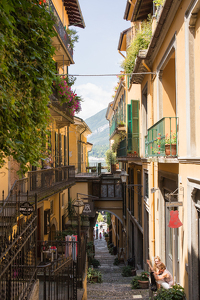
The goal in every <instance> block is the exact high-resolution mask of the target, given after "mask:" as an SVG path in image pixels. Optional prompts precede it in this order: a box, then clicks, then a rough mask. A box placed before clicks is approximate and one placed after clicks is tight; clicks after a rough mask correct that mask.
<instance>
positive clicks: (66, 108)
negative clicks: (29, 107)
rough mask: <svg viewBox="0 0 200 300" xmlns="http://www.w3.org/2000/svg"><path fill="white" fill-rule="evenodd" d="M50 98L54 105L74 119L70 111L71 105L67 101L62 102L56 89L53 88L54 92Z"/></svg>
mask: <svg viewBox="0 0 200 300" xmlns="http://www.w3.org/2000/svg"><path fill="white" fill-rule="evenodd" d="M49 99H50V100H51V104H52V106H54V107H55V108H57V109H58V110H59V111H62V112H63V113H64V114H65V115H67V116H68V117H69V118H71V121H73V116H72V114H71V113H70V111H69V105H68V104H67V103H63V104H61V102H60V101H59V98H58V95H57V92H56V91H55V89H53V94H52V95H50V96H49Z"/></svg>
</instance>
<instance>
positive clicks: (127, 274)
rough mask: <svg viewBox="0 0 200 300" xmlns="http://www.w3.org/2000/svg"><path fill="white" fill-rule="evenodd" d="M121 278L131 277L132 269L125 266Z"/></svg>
mask: <svg viewBox="0 0 200 300" xmlns="http://www.w3.org/2000/svg"><path fill="white" fill-rule="evenodd" d="M122 276H123V277H130V276H132V267H131V266H125V267H123V269H122Z"/></svg>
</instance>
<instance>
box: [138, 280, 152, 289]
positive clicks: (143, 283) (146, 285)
mask: <svg viewBox="0 0 200 300" xmlns="http://www.w3.org/2000/svg"><path fill="white" fill-rule="evenodd" d="M138 283H139V287H140V288H141V289H148V288H149V281H142V280H138Z"/></svg>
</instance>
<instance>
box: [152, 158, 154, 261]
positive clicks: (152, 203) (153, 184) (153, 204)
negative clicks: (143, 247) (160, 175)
mask: <svg viewBox="0 0 200 300" xmlns="http://www.w3.org/2000/svg"><path fill="white" fill-rule="evenodd" d="M152 175H153V186H154V185H155V184H154V177H155V175H154V162H153V174H152ZM152 227H153V230H152V233H153V234H152V243H153V257H155V193H153V201H152Z"/></svg>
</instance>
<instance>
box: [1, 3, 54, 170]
mask: <svg viewBox="0 0 200 300" xmlns="http://www.w3.org/2000/svg"><path fill="white" fill-rule="evenodd" d="M0 23H1V27H0V41H1V42H0V167H1V166H2V165H3V164H4V162H5V158H6V157H8V156H10V155H11V156H13V158H14V159H15V160H16V161H17V162H18V163H20V167H21V170H20V171H21V174H23V173H25V172H26V171H27V170H28V166H27V164H28V163H30V164H32V165H34V166H36V165H38V161H39V159H40V158H42V157H44V154H43V153H45V147H46V138H47V136H48V131H47V129H48V125H49V110H48V107H47V104H48V102H49V95H50V94H51V93H52V90H51V86H52V82H53V79H54V77H55V62H54V61H53V59H52V57H53V54H54V48H53V47H52V40H51V38H52V37H53V36H54V35H55V32H54V30H53V25H54V17H53V15H51V13H50V11H49V10H48V8H47V6H46V4H45V1H44V2H43V1H39V0H20V1H19V0H4V1H1V2H0Z"/></svg>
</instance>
